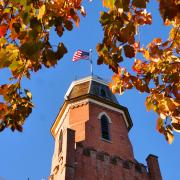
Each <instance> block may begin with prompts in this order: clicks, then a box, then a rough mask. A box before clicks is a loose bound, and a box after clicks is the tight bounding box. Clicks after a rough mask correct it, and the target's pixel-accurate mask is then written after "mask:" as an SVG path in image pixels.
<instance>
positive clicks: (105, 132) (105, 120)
mask: <svg viewBox="0 0 180 180" xmlns="http://www.w3.org/2000/svg"><path fill="white" fill-rule="evenodd" d="M98 119H99V120H100V123H101V138H102V139H103V140H107V141H110V123H111V119H110V118H109V116H108V115H107V114H106V113H105V112H102V113H100V114H99V117H98Z"/></svg>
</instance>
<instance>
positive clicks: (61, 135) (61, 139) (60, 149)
mask: <svg viewBox="0 0 180 180" xmlns="http://www.w3.org/2000/svg"><path fill="white" fill-rule="evenodd" d="M62 144H63V132H62V130H61V132H60V135H59V154H60V153H61V151H62Z"/></svg>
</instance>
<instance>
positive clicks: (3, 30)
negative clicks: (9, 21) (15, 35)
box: [0, 24, 7, 38]
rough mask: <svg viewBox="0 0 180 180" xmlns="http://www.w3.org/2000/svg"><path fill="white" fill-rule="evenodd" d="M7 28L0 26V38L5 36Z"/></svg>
mask: <svg viewBox="0 0 180 180" xmlns="http://www.w3.org/2000/svg"><path fill="white" fill-rule="evenodd" d="M6 31H7V26H6V25H5V24H3V25H0V38H1V37H2V36H4V35H5V34H6Z"/></svg>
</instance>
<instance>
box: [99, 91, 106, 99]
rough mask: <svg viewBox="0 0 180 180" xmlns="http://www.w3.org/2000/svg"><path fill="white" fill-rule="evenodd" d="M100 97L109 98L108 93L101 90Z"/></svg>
mask: <svg viewBox="0 0 180 180" xmlns="http://www.w3.org/2000/svg"><path fill="white" fill-rule="evenodd" d="M100 95H101V96H102V97H103V98H107V95H106V91H105V90H104V89H101V91H100Z"/></svg>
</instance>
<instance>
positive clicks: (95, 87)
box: [64, 76, 119, 104]
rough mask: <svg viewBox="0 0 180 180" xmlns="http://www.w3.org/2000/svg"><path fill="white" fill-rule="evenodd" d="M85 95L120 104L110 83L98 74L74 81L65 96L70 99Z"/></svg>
mask: <svg viewBox="0 0 180 180" xmlns="http://www.w3.org/2000/svg"><path fill="white" fill-rule="evenodd" d="M85 95H91V96H93V97H95V98H98V99H101V100H105V101H109V102H112V103H115V104H119V103H118V101H117V99H116V97H115V95H114V94H113V93H112V92H111V90H110V89H109V86H108V83H107V82H105V81H104V80H103V79H102V78H100V77H98V76H88V77H86V78H83V79H80V80H76V81H73V82H72V83H71V85H70V87H69V89H68V91H67V93H66V94H65V97H64V98H65V99H66V100H70V99H74V98H77V97H81V96H85Z"/></svg>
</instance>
